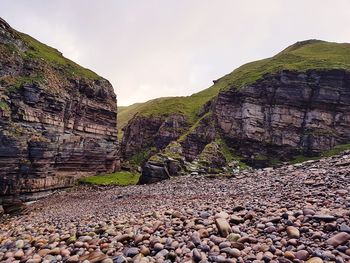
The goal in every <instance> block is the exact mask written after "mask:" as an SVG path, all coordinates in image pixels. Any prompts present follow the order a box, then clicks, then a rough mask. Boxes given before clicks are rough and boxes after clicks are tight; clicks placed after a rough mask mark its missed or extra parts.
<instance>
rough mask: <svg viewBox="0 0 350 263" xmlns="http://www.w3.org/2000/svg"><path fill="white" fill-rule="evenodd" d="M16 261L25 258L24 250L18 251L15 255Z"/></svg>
mask: <svg viewBox="0 0 350 263" xmlns="http://www.w3.org/2000/svg"><path fill="white" fill-rule="evenodd" d="M13 256H14V258H15V259H21V258H22V257H24V252H23V250H22V249H20V250H18V251H16V253H15V254H14V255H13Z"/></svg>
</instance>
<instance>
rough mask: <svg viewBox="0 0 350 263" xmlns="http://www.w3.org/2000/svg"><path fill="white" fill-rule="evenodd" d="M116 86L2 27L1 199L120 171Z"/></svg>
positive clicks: (10, 29)
mask: <svg viewBox="0 0 350 263" xmlns="http://www.w3.org/2000/svg"><path fill="white" fill-rule="evenodd" d="M116 107H117V105H116V96H115V94H114V91H113V88H112V86H111V84H110V83H109V82H108V81H107V80H105V79H103V78H101V77H100V76H98V75H97V74H95V73H94V72H92V71H90V70H88V69H85V68H83V67H81V66H79V65H77V64H76V63H74V62H72V61H70V60H68V59H66V58H65V57H63V56H62V54H61V53H60V52H59V51H57V50H56V49H53V48H51V47H49V46H46V45H44V44H42V43H40V42H39V41H37V40H35V39H33V38H31V37H30V36H28V35H25V34H23V33H20V32H17V31H16V30H14V29H12V28H11V27H10V26H9V25H8V24H7V23H6V22H5V21H3V20H0V167H1V169H0V195H1V196H2V197H1V199H2V200H4V199H6V198H5V197H6V196H8V197H10V196H15V195H21V196H22V197H23V196H25V195H29V196H30V195H32V194H33V193H37V192H40V191H48V190H53V189H57V188H61V187H68V186H71V185H72V184H73V183H74V182H75V180H76V179H77V178H79V177H81V176H86V175H92V174H98V173H108V172H113V171H115V170H116V169H118V168H119V158H118V142H117V126H116V124H117V117H116Z"/></svg>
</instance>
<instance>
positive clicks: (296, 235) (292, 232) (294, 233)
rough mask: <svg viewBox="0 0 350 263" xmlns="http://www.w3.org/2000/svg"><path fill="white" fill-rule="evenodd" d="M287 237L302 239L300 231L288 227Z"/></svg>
mask: <svg viewBox="0 0 350 263" xmlns="http://www.w3.org/2000/svg"><path fill="white" fill-rule="evenodd" d="M287 235H288V237H289V238H299V237H300V232H299V229H297V228H296V227H294V226H288V227H287Z"/></svg>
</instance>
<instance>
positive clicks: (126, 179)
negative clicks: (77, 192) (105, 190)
mask: <svg viewBox="0 0 350 263" xmlns="http://www.w3.org/2000/svg"><path fill="white" fill-rule="evenodd" d="M139 178H140V174H139V173H131V172H125V171H121V172H116V173H112V174H106V175H96V176H88V177H84V178H81V179H80V180H79V182H80V183H82V184H92V185H103V186H107V185H120V186H126V185H135V184H137V182H138V181H139Z"/></svg>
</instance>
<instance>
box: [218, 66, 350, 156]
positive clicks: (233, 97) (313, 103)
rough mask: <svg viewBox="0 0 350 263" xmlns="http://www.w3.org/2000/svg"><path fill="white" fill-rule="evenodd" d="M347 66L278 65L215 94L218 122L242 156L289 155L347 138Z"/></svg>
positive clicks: (349, 78) (349, 134) (349, 92)
mask: <svg viewBox="0 0 350 263" xmlns="http://www.w3.org/2000/svg"><path fill="white" fill-rule="evenodd" d="M349 107H350V72H348V71H345V70H323V71H319V70H309V71H306V72H293V71H283V72H280V73H278V74H272V75H267V76H265V77H264V78H263V79H262V80H259V81H257V82H255V83H254V84H251V85H248V86H246V87H244V88H242V89H235V88H232V89H230V90H228V91H223V92H221V93H220V94H219V96H218V98H217V101H216V104H215V108H214V114H215V117H216V120H217V126H218V127H219V128H220V131H221V132H222V134H223V135H224V137H225V139H226V140H228V141H229V142H230V144H231V145H233V146H234V148H235V149H236V150H237V151H239V152H240V153H241V154H242V155H244V156H245V157H246V158H248V159H249V158H250V157H251V156H252V158H253V159H254V156H255V157H256V156H257V155H259V154H260V156H266V158H267V159H271V158H280V159H281V160H285V161H286V160H288V159H290V157H291V156H292V155H293V154H295V153H296V151H299V152H301V153H305V154H309V155H312V154H317V153H320V152H322V151H325V150H328V149H331V148H332V147H334V146H335V145H338V144H344V143H348V142H349V141H350V129H349V128H350V114H349V110H350V108H349Z"/></svg>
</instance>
